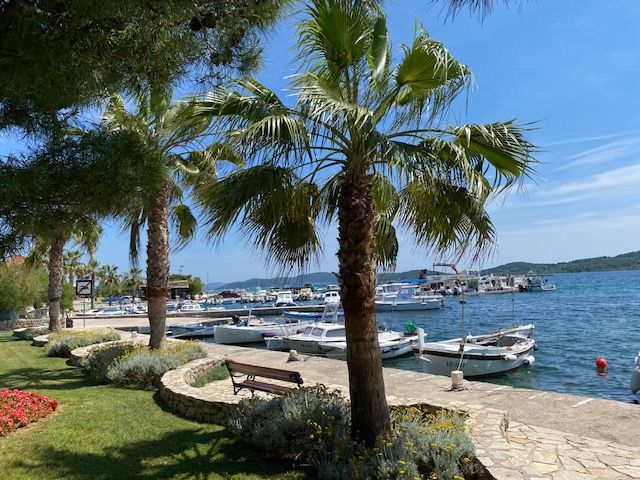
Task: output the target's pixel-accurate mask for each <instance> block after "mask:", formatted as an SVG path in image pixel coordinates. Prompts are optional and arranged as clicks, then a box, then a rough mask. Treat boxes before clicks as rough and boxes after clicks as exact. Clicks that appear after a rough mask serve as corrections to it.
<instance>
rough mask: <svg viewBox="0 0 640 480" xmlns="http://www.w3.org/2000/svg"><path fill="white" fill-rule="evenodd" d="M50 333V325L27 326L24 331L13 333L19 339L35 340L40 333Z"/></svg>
mask: <svg viewBox="0 0 640 480" xmlns="http://www.w3.org/2000/svg"><path fill="white" fill-rule="evenodd" d="M47 333H49V327H27V328H25V329H24V330H22V331H19V332H15V333H14V334H13V336H14V337H16V338H17V339H18V340H29V341H31V340H33V339H34V338H35V337H39V336H40V335H46V334H47Z"/></svg>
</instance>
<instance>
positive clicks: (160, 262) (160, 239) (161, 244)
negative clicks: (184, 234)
mask: <svg viewBox="0 0 640 480" xmlns="http://www.w3.org/2000/svg"><path fill="white" fill-rule="evenodd" d="M170 188H171V185H170V183H169V182H168V181H165V182H164V184H163V185H162V187H161V188H160V191H159V192H158V193H157V195H156V196H155V198H154V199H153V200H152V202H151V205H150V206H149V217H148V224H147V298H148V299H149V325H150V327H151V339H150V340H149V346H150V347H151V348H160V347H161V346H162V343H163V342H164V339H165V330H166V327H165V325H166V321H167V295H168V293H169V290H168V288H167V285H168V282H169V198H170Z"/></svg>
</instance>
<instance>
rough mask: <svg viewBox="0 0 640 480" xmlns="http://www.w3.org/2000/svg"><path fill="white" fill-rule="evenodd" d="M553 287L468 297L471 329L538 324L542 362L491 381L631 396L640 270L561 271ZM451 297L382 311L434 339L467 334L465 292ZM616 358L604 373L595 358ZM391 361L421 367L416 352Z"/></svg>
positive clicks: (639, 339)
mask: <svg viewBox="0 0 640 480" xmlns="http://www.w3.org/2000/svg"><path fill="white" fill-rule="evenodd" d="M548 278H549V280H550V282H551V283H554V284H556V287H557V290H556V291H551V292H531V293H528V292H525V293H515V294H509V293H507V294H493V295H478V296H471V295H468V296H465V300H466V304H464V323H465V333H466V334H472V335H479V334H483V333H489V332H491V331H494V330H496V329H498V328H502V327H508V326H511V325H512V324H513V323H515V324H518V325H524V324H527V323H533V324H535V327H536V328H535V330H534V335H535V339H536V343H537V345H538V347H539V349H538V350H537V351H536V352H533V355H534V356H535V358H536V361H535V363H534V365H533V366H531V367H528V368H527V367H523V368H520V369H517V370H514V371H511V372H507V373H505V374H503V375H500V376H496V377H493V378H488V379H486V381H489V382H493V383H499V384H504V385H511V386H514V387H524V388H533V389H537V390H551V391H555V392H566V393H572V394H576V395H585V396H589V397H600V398H608V399H612V400H620V401H625V402H628V401H631V400H632V399H633V395H632V394H631V392H630V390H629V382H630V380H631V371H632V370H633V360H634V358H635V356H636V354H637V353H638V351H640V271H624V272H595V273H571V274H558V275H553V276H549V277H548ZM446 298H447V302H446V303H447V306H446V307H445V308H444V309H443V310H434V311H424V312H404V313H381V314H378V322H379V323H380V322H382V323H387V324H389V325H390V326H391V327H393V328H394V329H399V328H403V324H404V322H406V321H409V320H410V321H412V322H413V323H414V324H415V325H416V326H418V327H422V328H424V329H425V331H426V332H427V334H428V337H427V340H428V341H438V340H445V339H449V338H457V337H460V335H461V321H460V319H461V309H462V305H461V304H460V297H458V296H450V297H446ZM598 357H604V358H605V359H606V360H607V362H608V372H607V374H606V375H598V374H597V372H596V368H595V361H596V358H598ZM385 366H388V367H396V368H402V369H406V370H420V366H419V365H418V363H417V361H416V360H415V358H414V357H402V358H397V359H393V360H389V361H385Z"/></svg>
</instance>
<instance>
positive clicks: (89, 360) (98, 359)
mask: <svg viewBox="0 0 640 480" xmlns="http://www.w3.org/2000/svg"><path fill="white" fill-rule="evenodd" d="M134 348H135V345H134V344H133V343H119V344H114V345H106V346H104V347H102V348H96V349H95V350H92V351H91V352H90V353H89V355H87V356H86V357H84V358H83V359H82V360H80V366H81V367H83V368H84V369H86V370H87V372H89V375H91V376H92V377H93V378H95V379H97V380H98V381H100V382H107V381H108V380H109V379H108V378H107V371H108V370H109V367H111V365H112V364H113V363H114V362H115V361H116V359H118V358H120V357H122V356H124V355H126V354H128V353H130V352H131V351H132V350H133V349H134Z"/></svg>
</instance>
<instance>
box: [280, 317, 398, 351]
mask: <svg viewBox="0 0 640 480" xmlns="http://www.w3.org/2000/svg"><path fill="white" fill-rule="evenodd" d="M402 336H403V335H402V334H401V333H398V332H378V343H380V344H383V343H385V342H389V341H392V340H397V339H398V338H401V337H402ZM284 340H285V341H286V342H287V345H288V346H289V348H290V349H291V350H296V351H297V352H300V353H309V354H315V355H326V352H327V348H328V344H330V343H336V344H338V343H345V342H346V341H347V337H346V331H345V327H344V324H342V323H327V322H318V323H314V324H312V325H308V326H307V327H305V329H304V331H302V332H301V333H298V334H295V335H289V336H287V337H285V338H284Z"/></svg>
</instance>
